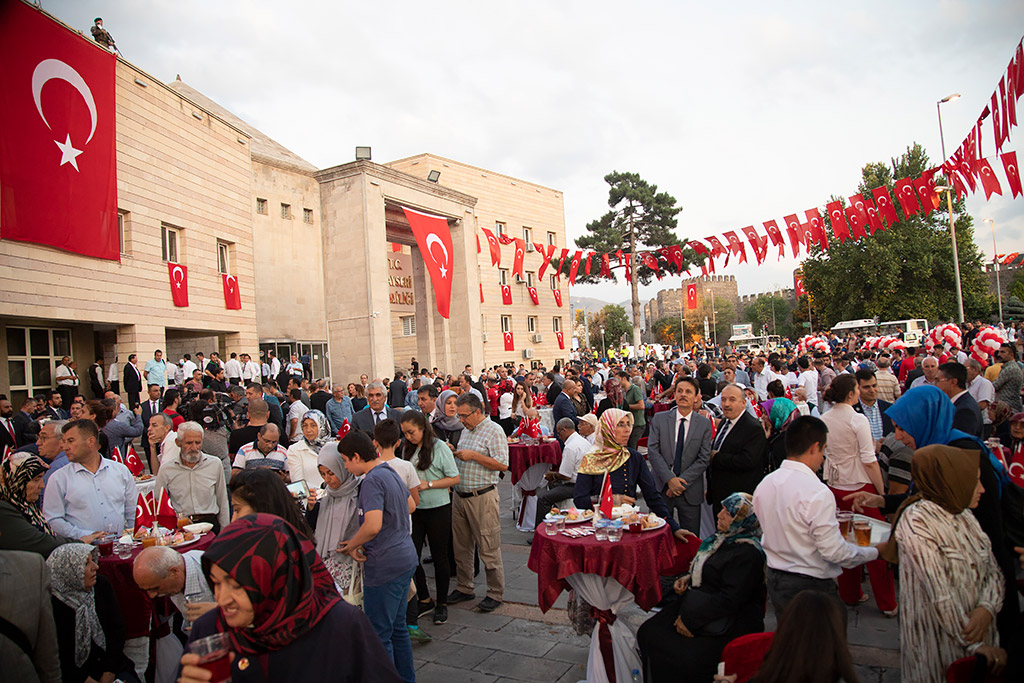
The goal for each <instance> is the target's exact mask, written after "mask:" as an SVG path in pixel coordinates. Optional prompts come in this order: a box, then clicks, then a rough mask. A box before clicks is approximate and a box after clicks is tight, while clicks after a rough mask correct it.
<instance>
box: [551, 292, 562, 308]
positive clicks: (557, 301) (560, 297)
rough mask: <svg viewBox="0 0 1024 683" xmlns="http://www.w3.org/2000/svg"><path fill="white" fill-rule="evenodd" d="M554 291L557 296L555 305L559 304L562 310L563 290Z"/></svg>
mask: <svg viewBox="0 0 1024 683" xmlns="http://www.w3.org/2000/svg"><path fill="white" fill-rule="evenodd" d="M552 291H553V292H554V295H555V303H556V304H558V307H559V308H561V307H562V290H560V289H555V290H552Z"/></svg>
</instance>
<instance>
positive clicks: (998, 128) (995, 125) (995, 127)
mask: <svg viewBox="0 0 1024 683" xmlns="http://www.w3.org/2000/svg"><path fill="white" fill-rule="evenodd" d="M991 103H992V139H993V140H994V141H995V145H996V151H997V152H999V151H1002V149H1003V139H1004V135H1003V127H1002V121H1001V120H1000V118H999V97H998V95H996V93H995V92H993V93H992V98H991Z"/></svg>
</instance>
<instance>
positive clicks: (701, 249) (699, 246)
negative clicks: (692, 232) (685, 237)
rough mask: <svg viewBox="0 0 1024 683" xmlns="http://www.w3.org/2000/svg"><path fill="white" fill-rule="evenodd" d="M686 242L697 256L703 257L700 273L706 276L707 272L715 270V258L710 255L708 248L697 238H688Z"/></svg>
mask: <svg viewBox="0 0 1024 683" xmlns="http://www.w3.org/2000/svg"><path fill="white" fill-rule="evenodd" d="M688 244H689V245H690V248H691V249H693V251H694V252H695V253H696V254H697V255H698V256H703V257H705V258H704V259H703V260H702V261H701V263H700V272H701V274H702V275H704V276H705V277H706V276H707V274H708V273H709V272H711V273H713V272H715V259H713V258H712V257H711V252H709V251H708V248H707V247H705V246H704V243H703V242H699V241H697V240H690V241H689V242H688Z"/></svg>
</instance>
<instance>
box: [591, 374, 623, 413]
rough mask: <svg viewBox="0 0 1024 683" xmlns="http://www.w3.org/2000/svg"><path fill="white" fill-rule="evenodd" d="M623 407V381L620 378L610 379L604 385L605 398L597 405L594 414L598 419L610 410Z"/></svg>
mask: <svg viewBox="0 0 1024 683" xmlns="http://www.w3.org/2000/svg"><path fill="white" fill-rule="evenodd" d="M621 405H622V380H620V379H619V378H618V377H609V378H608V381H607V382H605V383H604V398H602V399H601V401H600V402H599V403H598V404H597V410H595V411H594V414H595V415H597V417H598V419H600V418H601V416H602V415H603V414H604V411H606V410H608V409H609V408H619V407H620V406H621Z"/></svg>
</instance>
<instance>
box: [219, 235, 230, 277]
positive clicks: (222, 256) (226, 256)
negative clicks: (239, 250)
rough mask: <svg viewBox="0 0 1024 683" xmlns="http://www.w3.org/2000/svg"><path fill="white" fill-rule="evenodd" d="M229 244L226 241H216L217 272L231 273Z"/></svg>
mask: <svg viewBox="0 0 1024 683" xmlns="http://www.w3.org/2000/svg"><path fill="white" fill-rule="evenodd" d="M229 247H230V245H229V244H228V243H227V242H217V272H218V273H225V274H228V275H230V274H231V258H230V249H229Z"/></svg>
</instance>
